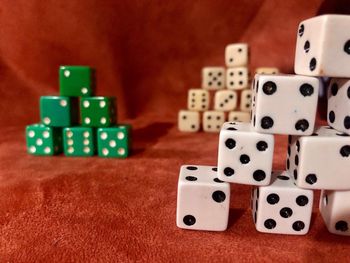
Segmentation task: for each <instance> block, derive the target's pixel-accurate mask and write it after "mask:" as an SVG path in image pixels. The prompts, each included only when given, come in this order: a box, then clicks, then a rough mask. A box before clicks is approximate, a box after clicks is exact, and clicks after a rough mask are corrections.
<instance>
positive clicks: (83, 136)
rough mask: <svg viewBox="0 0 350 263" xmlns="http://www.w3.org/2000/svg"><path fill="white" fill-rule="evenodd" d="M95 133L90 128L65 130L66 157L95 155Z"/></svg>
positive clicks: (64, 146)
mask: <svg viewBox="0 0 350 263" xmlns="http://www.w3.org/2000/svg"><path fill="white" fill-rule="evenodd" d="M95 144H96V142H95V133H94V130H93V129H92V128H89V127H70V128H64V129H63V150H64V154H65V155H66V156H92V155H94V153H95Z"/></svg>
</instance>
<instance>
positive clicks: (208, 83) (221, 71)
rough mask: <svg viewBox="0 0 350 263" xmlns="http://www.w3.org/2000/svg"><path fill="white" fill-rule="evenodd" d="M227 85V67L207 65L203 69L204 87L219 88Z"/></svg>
mask: <svg viewBox="0 0 350 263" xmlns="http://www.w3.org/2000/svg"><path fill="white" fill-rule="evenodd" d="M224 87H225V68H223V67H205V68H203V69H202V88H203V89H208V90H218V89H223V88H224Z"/></svg>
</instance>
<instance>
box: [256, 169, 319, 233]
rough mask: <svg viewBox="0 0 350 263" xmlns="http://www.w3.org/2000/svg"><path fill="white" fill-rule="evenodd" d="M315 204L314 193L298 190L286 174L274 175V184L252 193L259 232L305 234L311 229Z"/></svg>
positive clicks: (275, 173) (261, 187)
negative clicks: (313, 204)
mask: <svg viewBox="0 0 350 263" xmlns="http://www.w3.org/2000/svg"><path fill="white" fill-rule="evenodd" d="M312 203H313V192H312V190H305V189H300V188H298V187H296V186H295V185H294V183H293V180H292V179H291V178H290V177H289V175H288V174H287V173H285V172H274V173H273V174H272V183H271V185H269V186H260V187H255V188H254V190H253V195H252V206H253V207H252V213H253V219H254V223H255V226H256V229H257V230H258V231H260V232H265V233H274V234H291V235H304V234H306V233H307V232H308V230H309V227H310V220H311V213H312Z"/></svg>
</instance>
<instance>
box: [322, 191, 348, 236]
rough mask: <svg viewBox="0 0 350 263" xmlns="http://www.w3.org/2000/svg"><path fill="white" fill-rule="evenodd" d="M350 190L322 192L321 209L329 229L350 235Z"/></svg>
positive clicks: (335, 232) (332, 231) (339, 233)
mask: <svg viewBox="0 0 350 263" xmlns="http://www.w3.org/2000/svg"><path fill="white" fill-rule="evenodd" d="M349 200H350V191H326V190H323V191H322V192H321V197H320V204H319V209H320V212H321V215H322V218H323V221H324V222H325V224H326V226H327V228H328V231H329V232H331V233H333V234H338V235H343V236H350V203H349Z"/></svg>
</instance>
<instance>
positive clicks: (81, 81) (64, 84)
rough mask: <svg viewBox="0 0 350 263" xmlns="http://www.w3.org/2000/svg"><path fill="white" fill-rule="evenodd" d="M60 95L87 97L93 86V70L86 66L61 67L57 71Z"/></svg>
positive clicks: (91, 92) (90, 93)
mask: <svg viewBox="0 0 350 263" xmlns="http://www.w3.org/2000/svg"><path fill="white" fill-rule="evenodd" d="M59 80H60V95H61V96H69V97H89V96H92V95H93V89H94V86H95V74H94V70H93V69H91V68H90V67H86V66H61V67H60V69H59Z"/></svg>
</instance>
